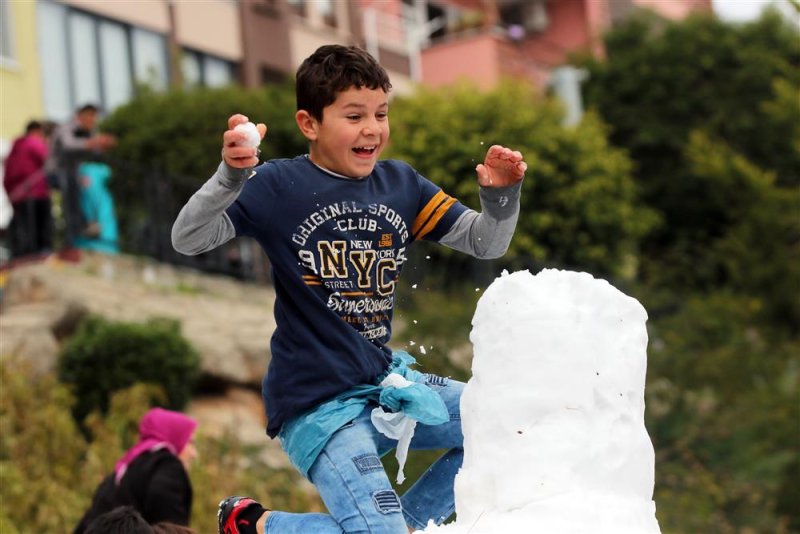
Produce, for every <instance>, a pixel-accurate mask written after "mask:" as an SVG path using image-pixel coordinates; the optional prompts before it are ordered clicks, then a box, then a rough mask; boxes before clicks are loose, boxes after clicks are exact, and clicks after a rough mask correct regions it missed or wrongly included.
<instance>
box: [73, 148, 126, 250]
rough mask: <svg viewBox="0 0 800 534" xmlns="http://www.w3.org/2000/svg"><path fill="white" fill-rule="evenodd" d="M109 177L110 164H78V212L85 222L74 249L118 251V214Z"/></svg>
mask: <svg viewBox="0 0 800 534" xmlns="http://www.w3.org/2000/svg"><path fill="white" fill-rule="evenodd" d="M110 178H111V167H109V166H108V165H106V164H105V163H97V162H89V163H81V165H80V167H78V182H79V184H80V187H81V196H80V203H81V215H82V216H83V219H84V222H85V223H86V225H85V226H84V229H83V232H81V235H79V236H78V237H76V238H75V246H76V247H77V248H80V249H86V250H93V251H97V252H102V253H104V254H118V253H119V246H118V244H117V240H118V237H119V235H118V232H117V216H116V213H115V211H114V200H113V198H112V197H111V191H109V190H108V187H107V183H108V180H109V179H110Z"/></svg>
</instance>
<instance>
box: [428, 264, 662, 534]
mask: <svg viewBox="0 0 800 534" xmlns="http://www.w3.org/2000/svg"><path fill="white" fill-rule="evenodd" d="M646 321H647V312H646V311H645V309H644V308H643V307H642V305H641V304H640V303H639V302H638V301H637V300H636V299H634V298H631V297H629V296H626V295H625V294H623V293H622V292H620V291H619V290H617V289H616V288H614V287H613V286H611V285H610V284H609V283H608V282H606V281H605V280H599V279H595V278H593V277H592V276H591V275H589V274H587V273H576V272H569V271H559V270H544V271H542V272H540V273H539V274H537V275H536V276H533V275H532V274H531V273H529V272H528V271H520V272H515V273H513V274H508V273H506V272H504V273H503V275H502V276H501V277H500V278H498V279H496V280H495V281H494V282H493V283H492V284H491V285H490V286H489V288H487V290H486V291H485V292H484V294H483V296H482V297H481V299H480V301H479V302H478V305H477V309H476V311H475V315H474V317H473V320H472V325H473V329H472V333H471V335H470V339H471V341H472V343H473V345H474V359H473V363H472V378H471V379H470V380H469V383H468V384H467V387H466V389H465V391H464V394H463V397H462V400H461V412H462V424H463V429H464V454H465V456H464V464H463V466H462V468H461V470H460V471H459V473H458V475H457V477H456V482H455V495H456V513H457V519H456V521H454V522H452V523H450V524H447V525H443V526H440V527H436V526H435V525H433V523H430V525H429V526H428V528H427V529H425V531H424V532H426V533H427V532H436V533H442V534H467V533H469V534H498V533H502V534H528V533H543V534H653V533H659V532H660V529H659V526H658V522H657V520H656V517H655V503H654V502H653V485H654V473H655V455H654V451H653V446H652V443H651V441H650V438H649V436H648V434H647V430H646V429H645V426H644V408H645V407H644V387H645V372H646V367H647V330H646V328H645V323H646Z"/></svg>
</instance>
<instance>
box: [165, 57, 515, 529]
mask: <svg viewBox="0 0 800 534" xmlns="http://www.w3.org/2000/svg"><path fill="white" fill-rule="evenodd" d="M390 89H391V84H390V82H389V78H388V76H387V74H386V71H385V70H384V69H383V68H382V67H381V66H380V65H379V64H378V63H377V62H376V61H375V59H374V58H372V57H371V56H370V55H369V54H368V53H366V52H365V51H363V50H361V49H359V48H357V47H353V46H350V47H346V46H340V45H326V46H322V47H320V48H319V49H317V51H316V52H314V53H313V54H312V55H311V56H309V57H308V58H307V59H306V60H305V61H304V62H303V63H302V65H301V66H300V68H299V69H298V72H297V85H296V91H297V112H296V114H295V118H296V122H297V125H298V127H299V129H300V132H301V133H302V134H303V135H304V136H305V138H306V139H307V140H308V142H309V146H310V150H309V153H308V154H306V155H302V156H298V157H295V158H291V159H275V160H271V161H268V162H266V163H263V164H261V165H258V163H259V158H258V156H259V152H258V148H257V146H251V145H252V143H250V142H248V141H247V139H248V135H247V134H246V133H245V132H243V131H241V128H237V127H238V126H240V125H242V124H246V123H248V118H247V117H245V116H243V115H233V116H232V117H230V118H229V120H228V130H227V131H226V132H225V133H224V136H223V151H222V160H223V161H222V162H221V163H220V164H219V167H218V168H217V171H216V173H215V174H214V175H213V176H212V177H211V178H210V179H209V180H208V181H207V182H206V183H205V184H204V185H203V186H202V187H201V188H200V190H199V191H197V192H196V193H195V194H194V195H193V196H192V197H191V198H190V199H189V201H188V202H187V204H186V205H185V206H184V207H183V209H182V210H181V212H180V214H179V215H178V217H177V219H176V221H175V223H174V225H173V229H172V242H173V246H174V247H175V249H176V250H177V251H179V252H181V253H184V254H199V253H201V252H204V251H208V250H210V249H213V248H214V247H217V246H219V245H221V244H222V243H225V242H227V241H228V240H230V239H233V238H234V237H236V236H249V237H252V238H254V239H255V240H256V241H257V242H258V243H259V244H260V245H261V247H262V248H263V249H264V251H265V252H266V254H267V256H268V257H269V259H270V263H271V265H272V279H273V283H274V287H275V293H276V301H275V309H274V313H275V319H276V329H275V332H274V333H273V335H272V339H271V354H272V358H271V361H270V364H269V368H268V370H267V373H266V376H265V378H264V383H263V389H262V391H263V398H264V405H265V409H266V412H267V417H268V424H267V434H268V435H269V436H270V437H272V438H274V437H279V438H280V441H281V446H282V448H283V450H284V451H285V452H286V453H287V455H288V456H289V459H290V460H291V461H292V464H293V465H294V466H295V467H296V468H297V469H298V470H299V471H300V472H301V473H302V474H303V475H304V476H306V477H307V478H308V479H309V480H310V481H311V482H312V483H313V484H314V485H315V486H316V487H317V489H318V491H319V493H320V495H321V497H322V499H323V501H324V502H325V505H326V507H327V508H328V512H329V513H327V514H293V513H288V512H283V511H270V510H267V509H265V508H264V507H263V506H262V505H261V504H259V503H258V502H257V501H255V500H253V499H251V498H248V497H237V496H234V497H229V498H227V499H224V500H223V501H222V502H221V503H220V508H219V512H218V518H219V531H220V532H221V533H225V534H233V533H244V534H250V533H255V532H258V533H262V532H270V533H272V532H278V533H294V532H297V533H309V532H314V533H319V534H325V533H329V532H330V533H333V532H335V533H339V532H343V531H344V532H376V533H381V534H392V533H405V532H407V531H408V530H409V529H422V528H424V527H425V525H426V524H427V523H428V521H431V520H432V521H434V522H436V523H437V524H438V523H441V522H443V521H444V520H446V519H447V518H448V517H449V516H450V515H451V514H452V513H453V511H454V494H453V483H454V478H455V474H456V472H457V471H458V469H459V467H460V466H461V463H462V459H463V435H462V431H461V420H460V407H459V400H460V397H461V391H462V389H463V386H464V384H463V383H460V382H457V381H454V380H449V379H447V378H443V377H439V376H434V375H423V374H421V373H419V372H417V371H415V370H413V369H411V368H410V367H409V366H410V365H411V364H412V363H413V359H412V358H411V357H410V356H409V355H408V354H405V353H396V352H393V351H392V349H390V348H389V346H388V343H389V340H390V338H391V320H392V313H393V310H394V304H395V301H394V294H395V288H396V284H397V280H398V277H399V276H400V273H401V271H402V268H403V265H404V263H405V262H406V259H407V257H408V250H409V247H410V246H411V245H413V244H414V242H416V241H419V240H422V239H424V240H428V241H433V242H438V243H440V244H442V245H445V246H447V247H450V248H453V249H456V250H459V251H461V252H464V253H467V254H470V255H473V256H475V257H478V258H496V257H499V256H501V255H502V254H504V253H505V251H506V249H507V248H508V245H509V242H510V241H511V237H512V236H513V233H514V228H515V226H516V221H517V216H518V214H519V197H520V189H521V185H522V179H523V175H524V173H525V170H526V168H527V166H526V164H525V162H524V161H523V158H522V155H521V154H520V153H519V152H516V151H512V150H510V149H508V148H505V147H502V146H492V147H491V148H489V150H488V152H487V154H486V158H485V160H484V162H483V163H481V164H479V165H478V166H477V168H476V172H477V181H478V185H479V186H480V199H481V207H482V211H481V212H480V213H478V212H476V211H474V210H472V209H469V208H468V207H467V206H465V205H463V204H461V203H460V202H459V201H458V200H457V199H455V198H453V197H452V196H450V195H448V194H447V193H446V192H444V191H443V190H442V189H441V188H440V187H439V186H437V185H435V184H434V183H432V182H431V181H429V180H428V179H426V178H425V177H423V176H422V175H420V174H419V173H418V172H417V171H415V170H414V169H413V168H412V167H411V166H409V165H408V164H406V163H404V162H402V161H396V160H379V159H378V158H379V156H380V154H381V152H382V151H383V149H384V148H385V147H386V145H387V143H388V141H389V97H388V93H389V91H390ZM248 126H249V127H250V129H251V130H252V128H253V127H252V125H248ZM256 128H257V130H258V133H259V136H260V137H261V138H263V136H264V134H265V133H266V126H265V125H263V124H258V125H257V126H256ZM392 449H396V450H397V453H398V458H401V457H403V458H404V457H405V452H406V451H407V450H408V449H447V452H446V453H445V454H444V455H443V456H442V457H441V458H439V459H438V460H437V461H436V462H435V463H434V464H433V465H432V466H431V467H430V468H429V469H428V471H427V472H426V473H425V474H424V475H423V476H422V477H421V478H420V479H419V480H418V481H417V482H416V483H415V484H414V485H413V486H412V487H411V488H410V489H409V490H408V491H406V492H405V493H404V495H403V496H402V497H400V496H398V495H397V493H396V492H395V491H394V489H393V488H392V485H391V482H390V480H389V477H388V475H387V473H386V472H385V470H384V468H383V466H382V464H381V461H380V457H381V456H382V455H384V454H386V453H387V452H389V451H390V450H392ZM401 476H402V473H401Z"/></svg>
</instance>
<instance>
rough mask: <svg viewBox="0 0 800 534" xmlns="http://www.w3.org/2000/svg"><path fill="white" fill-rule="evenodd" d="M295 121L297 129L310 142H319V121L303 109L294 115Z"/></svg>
mask: <svg viewBox="0 0 800 534" xmlns="http://www.w3.org/2000/svg"><path fill="white" fill-rule="evenodd" d="M294 120H295V121H296V122H297V127H298V128H300V132H301V133H302V134H303V135H304V136H305V138H306V139H308V140H309V141H316V140H317V120H316V119H315V118H314V117H312V116H311V114H309V112H308V111H306V110H304V109H301V110H299V111H298V112H297V113H295V114H294Z"/></svg>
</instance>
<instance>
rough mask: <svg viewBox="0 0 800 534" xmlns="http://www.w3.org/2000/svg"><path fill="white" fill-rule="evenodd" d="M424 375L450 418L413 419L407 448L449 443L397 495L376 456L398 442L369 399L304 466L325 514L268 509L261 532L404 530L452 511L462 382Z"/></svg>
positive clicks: (402, 533)
mask: <svg viewBox="0 0 800 534" xmlns="http://www.w3.org/2000/svg"><path fill="white" fill-rule="evenodd" d="M426 379H427V384H428V385H429V386H430V387H431V388H432V389H434V390H435V391H437V392H438V393H439V395H441V397H442V399H443V400H444V403H445V405H446V406H447V410H448V412H449V413H450V421H449V422H447V423H444V424H441V425H436V426H428V425H423V424H420V423H417V426H416V429H415V431H414V437H413V438H412V440H411V446H410V449H416V450H425V449H428V450H430V449H449V450H448V451H447V452H446V453H445V454H444V455H442V456H441V457H440V458H439V459H438V460H437V461H436V462H434V463H433V465H431V466H430V467H429V468H428V470H427V471H425V473H424V474H423V475H422V476H421V477H420V478H419V480H417V482H416V483H415V484H414V485H413V486H412V487H411V488H410V489H409V490H408V491H406V492H405V494H403V496H402V497H398V495H397V493H395V491H394V489H392V484H391V482H390V481H389V476H388V475H387V474H386V471H384V469H383V465H382V464H381V461H380V457H381V456H383V455H384V454H386V453H388V452H389V451H391V450H392V449H394V448H395V447H396V445H397V441H395V440H392V439H389V438H387V437H386V436H384V435H383V434H381V433H380V432H378V431H377V430H376V429H375V426H374V425H373V424H372V421H371V420H370V412H371V411H372V409H373V408H374V406H372V405H370V406H367V408H365V409H364V411H363V412H362V413H361V415H359V416H358V417H357V418H356V419H354V420H353V421H352V422H350V423H348V424H346V425H344V426H343V427H342V428H341V429H339V430H338V431H337V432H336V433H335V434H334V435H333V437H332V438H331V439H330V441H329V442H328V444H327V445H326V446H325V448H324V449H323V450H322V452H321V453H320V455H319V457H318V458H317V460H316V461H315V462H314V465H313V466H312V467H311V469H310V470H309V478H310V480H311V482H313V483H314V485H315V486H316V487H317V490H318V491H319V494H320V496H321V497H322V500H323V501H324V502H325V506H327V508H328V511H329V512H330V514H293V513H288V512H278V511H276V512H272V513H270V516H269V518H268V519H267V523H266V532H267V533H268V534H273V533H275V534H308V533H314V534H327V533H337V534H338V533H342V532H345V533H348V534H351V533H353V534H355V533H373V534H406V533H407V532H408V527H413V528H414V529H417V530H422V529H424V528H425V526H426V525H427V523H428V521H429V520H431V519H432V520H433V521H434V522H435V523H436V524H441V523H442V522H444V521H445V520H446V519H447V518H448V517H450V515H451V514H452V513H453V511H454V510H455V497H454V494H453V482H454V480H455V476H456V473H457V472H458V470H459V469H460V468H461V463H462V461H463V459H464V449H463V443H464V436H463V434H462V432H461V406H460V401H461V392H462V391H463V389H464V384H463V383H462V382H457V381H455V380H450V379H448V378H441V377H438V376H435V375H426ZM392 476H394V474H392Z"/></svg>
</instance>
